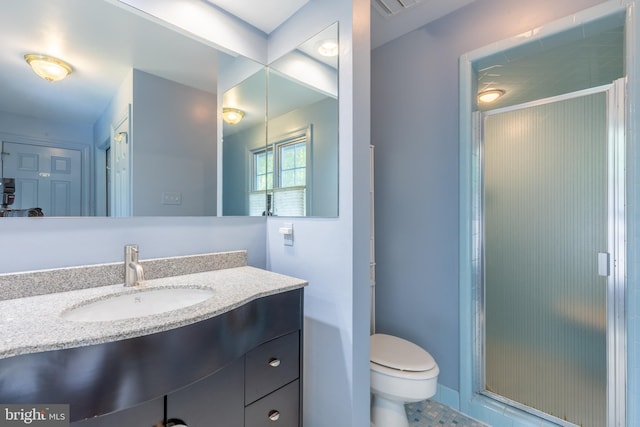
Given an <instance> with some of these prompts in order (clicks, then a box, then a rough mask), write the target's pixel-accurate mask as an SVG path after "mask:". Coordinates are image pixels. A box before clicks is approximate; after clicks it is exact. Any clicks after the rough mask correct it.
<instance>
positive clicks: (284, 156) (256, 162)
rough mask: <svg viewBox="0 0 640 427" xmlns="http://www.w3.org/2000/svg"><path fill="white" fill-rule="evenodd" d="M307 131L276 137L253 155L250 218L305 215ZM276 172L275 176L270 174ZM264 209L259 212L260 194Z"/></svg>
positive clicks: (261, 206) (307, 165)
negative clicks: (265, 207) (265, 201)
mask: <svg viewBox="0 0 640 427" xmlns="http://www.w3.org/2000/svg"><path fill="white" fill-rule="evenodd" d="M309 144H310V128H305V129H302V130H300V131H298V132H295V133H294V134H293V135H288V136H286V137H282V138H280V140H279V141H278V142H275V143H274V144H272V145H271V146H270V147H269V148H266V149H263V150H258V151H254V152H253V156H252V157H253V167H252V170H253V176H252V177H251V182H253V183H254V184H253V189H252V190H253V191H252V192H251V195H250V196H249V209H250V212H251V214H252V215H261V214H262V215H279V216H301V215H302V216H304V215H306V214H307V191H308V189H307V182H308V174H309V172H310V171H309V169H310V168H309V159H308V155H309V153H310V148H309ZM274 171H277V173H274ZM265 194H266V200H267V204H266V205H267V209H266V211H263V212H262V213H260V212H258V211H259V210H262V209H263V206H264V195H265Z"/></svg>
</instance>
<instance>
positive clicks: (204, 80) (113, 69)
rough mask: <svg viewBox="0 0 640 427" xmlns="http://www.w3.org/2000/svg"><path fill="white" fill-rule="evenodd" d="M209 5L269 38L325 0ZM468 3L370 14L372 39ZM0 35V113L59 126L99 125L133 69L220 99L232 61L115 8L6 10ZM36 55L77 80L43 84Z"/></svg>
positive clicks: (50, 3)
mask: <svg viewBox="0 0 640 427" xmlns="http://www.w3.org/2000/svg"><path fill="white" fill-rule="evenodd" d="M193 1H202V0H193ZM206 1H208V2H211V3H215V4H216V5H217V6H215V7H222V8H225V9H227V10H228V11H229V13H231V14H233V15H236V16H237V17H239V18H241V19H242V20H244V21H246V22H248V23H250V24H251V25H253V26H255V27H256V28H259V29H260V30H262V31H264V32H265V33H269V32H271V31H272V30H273V29H274V28H277V27H278V26H279V25H281V24H282V23H283V22H284V21H286V20H287V19H288V18H289V17H291V16H292V15H293V14H294V13H295V12H296V11H297V10H299V8H301V7H303V6H304V5H305V4H307V3H308V2H310V1H321V0H242V1H238V0H206ZM470 1H473V0H423V3H421V4H418V5H416V6H415V7H414V8H411V9H410V10H411V12H408V13H406V14H405V13H404V12H401V13H398V14H396V15H395V16H394V17H392V18H391V19H385V18H382V17H381V16H380V15H378V13H377V12H376V11H374V10H372V25H373V28H372V37H373V39H374V40H376V44H380V43H382V42H385V41H388V40H390V39H391V38H394V37H397V36H399V35H402V34H404V33H406V32H409V31H411V30H412V29H413V27H415V26H419V25H424V24H425V23H426V22H427V21H428V20H431V19H435V18H437V17H440V16H442V15H443V14H446V13H448V12H449V11H451V10H453V9H455V8H457V7H460V6H461V5H463V4H466V3H469V2H470ZM212 7H214V6H212ZM0 28H2V33H3V37H2V38H0V52H2V55H1V56H0V67H1V69H2V70H3V71H2V74H3V75H2V79H0V94H1V96H0V111H4V112H11V113H14V114H19V115H24V116H30V117H36V118H40V119H46V120H55V121H59V122H69V121H73V122H75V123H86V124H92V123H94V122H95V120H96V119H97V118H98V117H99V116H100V115H101V114H102V112H103V111H104V109H105V108H106V106H107V105H108V102H109V101H110V100H111V98H112V97H113V94H114V93H115V91H116V90H117V88H118V87H119V86H120V85H121V84H122V82H123V80H124V79H125V77H126V76H127V74H128V73H129V72H130V70H131V69H132V68H136V69H139V70H142V71H146V72H148V73H151V74H154V75H157V76H160V77H163V78H167V79H169V80H173V81H177V82H179V83H182V84H185V85H188V86H192V87H196V88H199V89H202V90H206V91H209V92H211V93H215V92H216V90H217V67H218V64H219V62H221V58H222V57H228V56H227V55H226V54H224V53H221V52H218V51H216V50H214V49H212V48H211V47H210V46H205V45H204V44H202V43H200V42H198V41H195V40H193V39H190V38H188V37H185V36H180V35H178V34H177V33H176V32H174V31H171V30H170V29H168V28H166V27H163V26H161V25H158V24H156V23H153V22H151V21H150V20H147V19H145V18H143V17H142V16H139V15H137V14H132V13H130V12H128V11H127V10H125V9H123V8H121V7H118V6H116V5H114V4H113V2H112V1H103V0H47V1H44V2H43V1H42V0H19V1H17V0H16V1H11V2H3V6H2V13H0ZM7 35H11V36H7ZM32 52H33V53H44V54H48V55H52V56H57V57H60V58H61V59H64V60H65V61H67V62H69V63H70V64H71V65H72V66H73V68H74V71H73V73H72V75H71V77H70V78H67V79H65V80H63V81H61V82H56V83H49V82H46V81H44V80H42V79H40V78H38V77H37V76H36V75H35V74H34V73H33V72H31V70H30V69H29V68H28V66H27V64H26V62H25V61H24V59H23V56H24V54H26V53H32ZM332 65H334V64H332Z"/></svg>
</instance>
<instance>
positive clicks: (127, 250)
mask: <svg viewBox="0 0 640 427" xmlns="http://www.w3.org/2000/svg"><path fill="white" fill-rule="evenodd" d="M139 253H140V250H139V249H138V245H135V244H130V245H125V246H124V260H125V262H126V263H129V262H131V261H133V262H137V261H138V254H139Z"/></svg>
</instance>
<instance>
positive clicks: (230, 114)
mask: <svg viewBox="0 0 640 427" xmlns="http://www.w3.org/2000/svg"><path fill="white" fill-rule="evenodd" d="M243 117H244V111H242V110H238V109H237V108H223V109H222V119H223V120H224V121H225V122H227V123H229V124H230V125H237V124H238V123H240V120H242V118H243Z"/></svg>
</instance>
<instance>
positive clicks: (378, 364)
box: [370, 334, 440, 427]
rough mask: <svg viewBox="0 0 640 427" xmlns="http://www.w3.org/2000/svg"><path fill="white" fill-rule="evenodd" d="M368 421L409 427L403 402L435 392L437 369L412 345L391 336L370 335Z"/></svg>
mask: <svg viewBox="0 0 640 427" xmlns="http://www.w3.org/2000/svg"><path fill="white" fill-rule="evenodd" d="M370 340H371V360H370V367H371V394H372V401H371V423H372V425H375V426H376V427H409V421H408V420H407V414H406V412H405V409H404V405H405V403H411V402H419V401H421V400H426V399H428V398H430V397H432V396H433V395H435V394H436V388H437V385H438V374H439V373H440V369H439V368H438V365H437V364H436V361H435V360H434V359H433V357H431V355H430V354H429V353H428V352H427V351H425V350H424V349H422V348H421V347H419V346H417V345H416V344H414V343H412V342H409V341H407V340H404V339H402V338H398V337H394V336H392V335H385V334H374V335H371V338H370Z"/></svg>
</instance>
